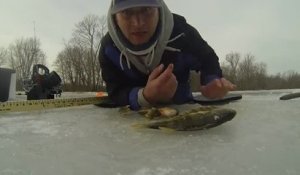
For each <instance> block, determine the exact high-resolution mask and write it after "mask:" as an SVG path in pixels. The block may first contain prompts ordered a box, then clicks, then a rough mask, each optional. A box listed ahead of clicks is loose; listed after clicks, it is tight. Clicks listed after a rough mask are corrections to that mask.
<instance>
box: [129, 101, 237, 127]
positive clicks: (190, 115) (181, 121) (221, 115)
mask: <svg viewBox="0 0 300 175" xmlns="http://www.w3.org/2000/svg"><path fill="white" fill-rule="evenodd" d="M235 115H236V111H235V110H233V109H225V108H216V107H200V108H196V109H192V110H189V111H187V112H183V113H182V114H179V115H176V116H174V117H170V118H161V119H157V120H151V121H149V122H145V123H139V124H135V125H134V127H135V128H142V127H145V128H152V129H161V128H168V129H172V130H177V131H191V130H201V129H208V128H212V127H216V126H218V125H221V124H223V123H225V122H227V121H230V120H231V119H233V118H234V116H235Z"/></svg>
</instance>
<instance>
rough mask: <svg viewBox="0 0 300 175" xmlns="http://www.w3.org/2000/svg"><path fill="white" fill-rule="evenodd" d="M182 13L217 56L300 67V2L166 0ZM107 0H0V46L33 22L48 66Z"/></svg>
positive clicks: (273, 69)
mask: <svg viewBox="0 0 300 175" xmlns="http://www.w3.org/2000/svg"><path fill="white" fill-rule="evenodd" d="M165 1H166V3H167V5H168V6H169V8H170V9H171V11H173V12H174V13H178V14H181V15H183V16H185V17H186V19H187V21H188V22H189V23H190V24H192V25H193V26H194V27H195V28H197V29H198V30H199V32H200V34H201V35H202V37H203V38H204V39H205V40H206V41H207V42H208V43H209V44H210V45H211V46H212V47H213V48H214V49H215V51H216V53H217V54H218V56H219V57H220V60H221V61H222V60H223V59H224V57H225V55H226V54H227V53H230V52H232V51H234V52H239V53H241V54H246V53H251V54H253V55H254V56H255V57H256V61H258V62H264V63H266V64H267V66H268V72H269V73H270V74H275V73H277V72H285V71H288V70H295V71H297V72H300V60H299V59H300V32H299V31H300V20H299V19H300V12H299V9H298V8H299V7H300V1H298V0H286V1H283V0H252V1H241V0H185V1H184V0H165ZM109 3H110V0H89V1H84V0H64V1H58V0H22V1H20V0H0V22H1V26H0V47H5V48H6V47H8V45H9V44H10V43H13V42H14V41H15V40H16V39H18V38H21V37H31V36H33V33H34V32H33V26H34V25H33V23H34V21H35V25H36V35H37V37H38V38H40V40H41V43H42V49H43V50H44V51H45V52H46V55H47V59H48V65H51V64H52V62H53V60H54V59H55V58H56V56H57V54H58V52H59V51H61V50H62V49H63V42H64V40H69V39H70V37H71V33H72V30H73V29H74V25H75V24H76V23H78V22H79V21H81V20H82V19H83V17H84V16H86V15H88V14H96V15H98V16H102V15H106V12H107V8H108V6H109Z"/></svg>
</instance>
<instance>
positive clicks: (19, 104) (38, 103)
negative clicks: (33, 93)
mask: <svg viewBox="0 0 300 175" xmlns="http://www.w3.org/2000/svg"><path fill="white" fill-rule="evenodd" d="M105 100H107V97H83V98H65V99H47V100H28V101H8V102H4V103H0V113H7V112H21V111H34V110H43V109H52V108H63V107H72V106H81V105H90V104H99V103H101V102H103V101H105Z"/></svg>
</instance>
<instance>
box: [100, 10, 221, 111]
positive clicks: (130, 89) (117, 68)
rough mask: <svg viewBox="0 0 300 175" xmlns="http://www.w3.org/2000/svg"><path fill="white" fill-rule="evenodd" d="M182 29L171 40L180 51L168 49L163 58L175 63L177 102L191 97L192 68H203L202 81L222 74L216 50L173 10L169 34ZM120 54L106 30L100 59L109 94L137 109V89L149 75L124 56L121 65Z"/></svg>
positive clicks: (119, 103) (175, 101) (119, 101)
mask: <svg viewBox="0 0 300 175" xmlns="http://www.w3.org/2000/svg"><path fill="white" fill-rule="evenodd" d="M182 33H184V35H183V36H182V37H180V38H178V39H177V40H175V41H173V42H171V43H169V44H168V46H170V47H173V48H176V49H180V50H181V51H180V52H174V51H168V50H166V51H164V53H163V56H162V59H161V63H162V64H164V65H165V67H167V65H168V64H170V63H173V64H174V70H173V73H174V75H175V76H176V78H177V81H178V87H177V90H176V93H175V95H174V97H173V99H172V102H173V103H174V104H183V103H187V102H190V101H192V93H191V90H190V84H189V73H190V71H191V70H195V71H200V72H201V84H202V85H205V84H207V83H208V82H210V81H211V80H213V79H216V78H220V77H222V71H221V68H220V65H219V62H218V61H219V59H218V57H217V55H216V54H215V52H214V50H213V49H212V48H211V47H210V46H209V45H208V44H207V42H206V41H204V40H203V39H202V37H201V36H200V34H199V33H198V31H197V30H196V29H195V28H194V27H192V26H191V25H189V24H188V23H187V22H186V20H185V19H184V17H182V16H179V15H176V14H174V27H173V31H172V34H171V37H170V38H174V37H176V36H178V35H180V34H182ZM120 54H121V53H120V50H119V49H118V48H117V47H116V46H115V45H114V43H113V41H112V39H111V37H110V35H109V34H108V33H107V34H106V35H105V36H104V38H103V39H102V41H101V48H100V52H99V61H100V66H101V71H102V78H103V80H104V81H105V83H106V89H107V92H108V95H109V97H110V98H111V99H112V100H113V101H114V102H115V103H116V104H117V105H120V106H125V105H130V107H131V108H132V109H134V110H137V109H139V108H140V106H139V104H138V102H137V96H138V95H137V93H138V90H139V89H140V88H142V87H145V85H146V83H147V80H148V75H146V74H144V73H142V72H140V71H138V70H137V69H136V68H135V67H134V65H132V64H131V69H129V68H128V66H127V63H126V61H124V60H125V59H122V62H123V63H122V64H123V67H124V69H122V68H121V65H120ZM124 65H125V66H124ZM199 78H200V77H199Z"/></svg>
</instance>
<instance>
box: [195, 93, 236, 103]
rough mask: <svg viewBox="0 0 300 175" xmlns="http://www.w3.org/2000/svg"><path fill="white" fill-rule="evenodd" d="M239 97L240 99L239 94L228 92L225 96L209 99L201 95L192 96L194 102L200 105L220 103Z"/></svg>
mask: <svg viewBox="0 0 300 175" xmlns="http://www.w3.org/2000/svg"><path fill="white" fill-rule="evenodd" d="M240 99H242V95H241V94H228V95H226V96H225V97H223V98H218V99H209V98H206V97H204V96H202V95H197V96H194V102H195V103H198V104H201V105H222V104H227V103H229V102H232V101H235V100H240Z"/></svg>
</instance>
